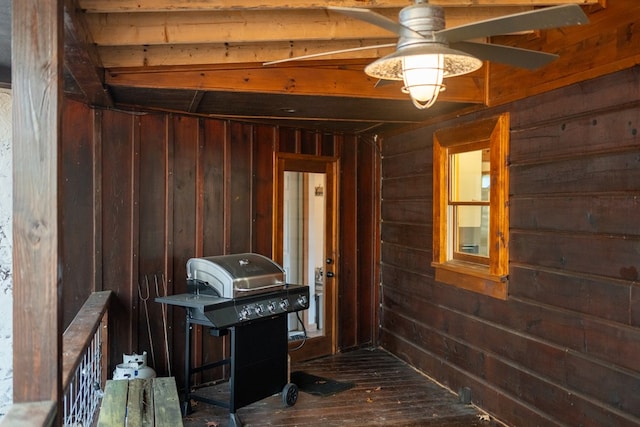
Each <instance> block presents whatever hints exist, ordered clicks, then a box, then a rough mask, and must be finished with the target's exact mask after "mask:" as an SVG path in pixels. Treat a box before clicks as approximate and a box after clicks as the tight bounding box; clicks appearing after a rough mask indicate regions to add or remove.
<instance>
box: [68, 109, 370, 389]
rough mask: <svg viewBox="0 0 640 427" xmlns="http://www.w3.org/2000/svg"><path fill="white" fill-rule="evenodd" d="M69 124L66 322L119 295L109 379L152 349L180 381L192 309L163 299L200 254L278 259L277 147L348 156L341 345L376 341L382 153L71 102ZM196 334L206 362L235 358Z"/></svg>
mask: <svg viewBox="0 0 640 427" xmlns="http://www.w3.org/2000/svg"><path fill="white" fill-rule="evenodd" d="M63 117H64V123H63V170H64V172H63V174H64V203H63V210H64V257H63V259H64V286H63V292H64V296H63V299H64V302H65V304H64V321H65V324H68V322H70V321H71V319H73V316H74V315H75V313H76V312H77V310H78V309H79V308H80V306H81V305H82V303H83V302H84V301H85V299H86V298H87V297H88V296H89V294H90V293H91V292H92V291H100V290H107V289H108V290H113V291H114V292H115V294H116V298H115V301H114V305H113V307H114V309H113V311H114V315H112V316H110V320H111V322H112V325H111V327H112V328H113V329H112V330H115V331H117V335H116V336H115V337H114V338H113V339H112V341H111V342H112V343H113V346H112V347H111V348H110V360H111V364H112V366H111V368H110V369H111V370H113V368H114V367H115V364H117V363H119V362H120V361H121V359H122V354H123V353H132V352H138V353H141V352H142V351H147V352H148V360H149V363H150V364H151V363H152V356H153V358H155V361H156V363H155V364H154V366H153V367H154V368H155V369H156V371H157V372H158V373H159V374H160V375H167V374H168V373H169V370H170V369H171V371H172V372H171V373H172V374H173V375H175V376H177V377H178V380H179V381H180V382H179V384H181V383H182V382H181V381H182V378H181V377H182V366H183V363H184V359H183V357H184V351H183V348H184V337H185V335H184V334H185V331H184V327H185V319H184V310H183V309H180V308H171V307H170V308H169V309H168V311H167V312H166V313H163V312H162V306H161V305H160V304H158V303H155V302H154V301H153V300H154V298H155V297H156V295H157V294H158V293H160V294H165V293H168V294H173V293H182V292H186V280H185V278H186V262H187V260H188V259H189V258H191V257H194V256H209V255H218V254H227V253H238V252H249V251H252V252H258V253H261V254H264V255H266V256H271V251H272V221H273V219H272V200H273V194H272V192H273V184H272V178H273V159H274V152H275V150H280V151H285V152H294V153H304V154H311V155H314V154H316V155H324V156H334V155H335V156H339V157H340V158H341V165H342V169H341V170H340V172H339V173H340V177H339V180H340V183H341V184H340V185H341V187H340V197H341V206H342V207H343V208H341V212H340V213H339V218H340V220H341V223H340V228H341V233H340V245H341V246H342V247H343V253H342V254H341V256H340V257H339V262H340V264H339V268H338V270H337V274H339V275H340V276H339V279H340V282H339V293H340V297H339V299H340V306H339V307H338V310H339V315H338V317H339V322H340V323H341V325H342V326H341V327H340V329H339V330H340V333H339V336H338V339H339V342H338V345H339V348H342V349H344V348H352V347H358V346H361V345H366V344H372V343H373V342H374V341H375V339H376V331H377V320H376V314H377V312H376V310H375V307H376V306H377V303H374V302H372V300H371V298H372V295H373V296H374V297H375V295H377V294H372V291H371V289H374V290H375V289H377V287H376V286H373V284H372V282H373V281H376V283H377V277H378V273H377V271H378V265H377V264H376V263H375V261H374V260H375V259H376V258H374V257H376V256H377V255H376V254H377V253H376V252H375V251H376V248H377V247H378V246H377V241H378V240H377V236H378V231H377V229H378V222H377V221H375V220H374V219H373V216H372V215H373V214H374V213H375V209H376V207H377V206H378V205H379V203H378V202H377V200H378V197H379V193H378V192H376V191H375V190H376V188H377V187H376V185H377V184H376V183H377V182H379V168H380V166H379V165H380V156H379V154H378V153H377V151H376V150H375V148H374V147H373V146H372V144H368V143H362V142H361V141H360V140H359V139H358V138H356V137H355V136H348V135H332V134H320V133H316V132H311V131H304V130H298V129H288V128H278V127H272V126H267V125H252V124H244V123H238V122H230V121H221V120H208V119H203V118H195V117H188V116H181V115H172V114H156V113H154V114H151V113H150V114H144V113H137V114H131V113H125V112H119V111H113V110H95V109H92V108H90V107H88V106H86V105H83V104H81V103H78V102H75V101H71V100H67V101H66V102H65V105H64V111H63ZM376 174H378V175H376ZM363 182H364V183H365V186H364V187H362V183H363ZM354 207H356V208H354ZM363 216H365V217H366V219H364V220H363ZM156 286H157V289H158V292H156ZM165 288H166V290H165ZM139 289H140V293H139ZM147 289H148V290H147ZM147 297H148V300H147V303H146V308H145V303H144V299H145V298H147ZM361 299H362V301H363V303H362V304H360V303H359V302H358V301H359V300H361ZM147 310H148V313H149V320H150V323H151V325H150V328H151V337H152V338H151V340H150V339H149V334H148V331H147V320H146V316H147ZM165 318H166V321H167V324H166V326H167V328H166V329H167V338H168V341H169V352H168V359H169V363H168V362H167V351H166V350H165V340H164V330H165V327H164V320H163V319H165ZM194 336H195V339H194V341H195V342H194V354H195V355H196V356H195V357H199V358H202V362H207V361H215V360H219V359H220V357H221V356H222V354H223V353H224V352H225V351H227V349H226V348H225V347H226V343H225V342H221V340H215V339H210V338H208V337H207V332H206V331H204V332H203V331H202V330H201V329H200V328H199V327H198V328H197V331H196V334H195V335H194ZM150 341H153V349H154V351H153V354H152V352H151V348H152V346H151V342H150ZM218 375H219V372H218V373H216V372H214V373H212V374H211V378H210V379H213V378H216V377H217V376H218ZM206 379H207V378H204V380H206Z"/></svg>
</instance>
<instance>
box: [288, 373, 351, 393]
mask: <svg viewBox="0 0 640 427" xmlns="http://www.w3.org/2000/svg"><path fill="white" fill-rule="evenodd" d="M291 382H292V383H294V384H295V385H297V386H298V389H299V390H300V391H304V392H305V393H309V394H313V395H314V396H323V397H324V396H331V395H333V394H336V393H340V392H341V391H345V390H349V389H350V388H352V387H353V386H355V384H354V383H350V382H340V381H335V380H331V379H328V378H323V377H318V376H316V375H311V374H308V373H306V372H303V371H296V372H292V373H291Z"/></svg>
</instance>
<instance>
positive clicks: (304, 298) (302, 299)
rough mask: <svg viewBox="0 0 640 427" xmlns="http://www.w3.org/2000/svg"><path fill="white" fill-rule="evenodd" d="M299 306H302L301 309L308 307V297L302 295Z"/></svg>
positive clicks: (299, 298)
mask: <svg viewBox="0 0 640 427" xmlns="http://www.w3.org/2000/svg"><path fill="white" fill-rule="evenodd" d="M298 305H300V307H306V306H307V297H306V296H305V295H300V296H299V297H298Z"/></svg>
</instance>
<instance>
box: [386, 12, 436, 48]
mask: <svg viewBox="0 0 640 427" xmlns="http://www.w3.org/2000/svg"><path fill="white" fill-rule="evenodd" d="M399 21H400V25H401V30H400V32H401V33H400V39H399V40H398V49H400V48H402V47H405V46H410V45H412V44H416V43H418V44H424V43H441V44H443V45H445V46H448V43H447V40H446V39H444V38H443V37H439V36H438V35H437V34H436V32H437V31H440V30H442V29H444V27H445V20H444V9H443V8H442V7H440V6H431V5H429V4H426V3H424V4H421V3H417V4H415V5H414V6H407V7H405V8H403V9H402V10H401V11H400V14H399ZM416 33H419V34H420V36H418V34H416Z"/></svg>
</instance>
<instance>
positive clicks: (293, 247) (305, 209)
mask: <svg viewBox="0 0 640 427" xmlns="http://www.w3.org/2000/svg"><path fill="white" fill-rule="evenodd" d="M275 168H276V171H275V172H274V181H275V182H274V206H273V211H274V236H273V242H274V250H273V258H274V260H275V261H276V262H278V263H279V264H280V265H282V266H283V267H284V269H285V271H286V272H287V282H289V283H295V284H303V285H308V286H309V297H310V298H309V299H310V307H309V309H308V310H305V311H303V312H300V313H297V314H292V315H290V316H289V335H290V343H289V349H290V354H291V357H292V359H293V360H306V359H310V358H315V357H319V356H324V355H329V354H334V353H335V352H336V348H337V344H336V343H337V339H336V323H337V318H336V317H337V314H336V313H337V310H336V304H337V287H338V280H337V271H336V268H337V267H336V266H337V265H339V264H338V256H339V255H338V248H337V242H338V239H337V225H338V218H337V212H338V210H337V200H338V194H337V193H338V183H337V171H338V160H337V159H336V158H334V157H325V156H320V157H317V156H307V155H298V154H279V155H277V159H276V162H275Z"/></svg>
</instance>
